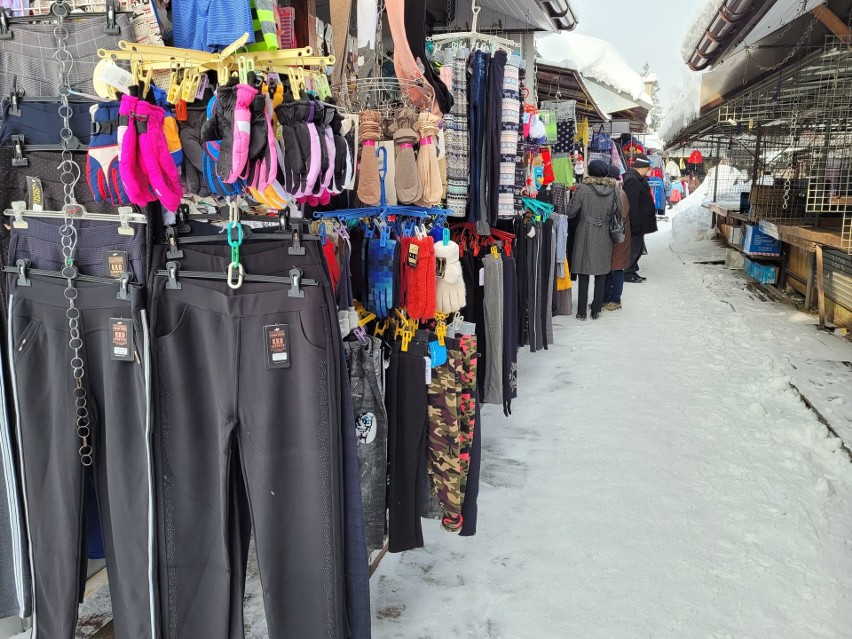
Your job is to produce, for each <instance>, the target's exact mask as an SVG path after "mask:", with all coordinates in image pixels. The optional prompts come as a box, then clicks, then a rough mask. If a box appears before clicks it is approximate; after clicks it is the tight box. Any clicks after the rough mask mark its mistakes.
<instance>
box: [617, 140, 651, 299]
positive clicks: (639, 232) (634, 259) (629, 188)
mask: <svg viewBox="0 0 852 639" xmlns="http://www.w3.org/2000/svg"><path fill="white" fill-rule="evenodd" d="M650 170H651V160H650V159H648V156H647V155H645V154H644V153H640V154H639V155H637V156H635V157H634V158H633V168H632V169H630V170H629V171H628V172H627V173H625V174H624V193H625V194H626V195H627V200H628V202H629V203H630V232H631V234H632V237H631V238H630V239H631V243H630V265H629V266H628V267H627V268H626V269H624V281H625V282H632V283H634V284H639V283H641V282H644V281H645V278H644V277H642V276H641V275H639V259H640V258H641V257H642V252H643V250H644V248H645V236H646V235H648V234H650V233H656V232H657V207H656V206H655V204H654V197H653V196H652V195H651V185H650V184H648V177H647V176H648V173H649V172H650Z"/></svg>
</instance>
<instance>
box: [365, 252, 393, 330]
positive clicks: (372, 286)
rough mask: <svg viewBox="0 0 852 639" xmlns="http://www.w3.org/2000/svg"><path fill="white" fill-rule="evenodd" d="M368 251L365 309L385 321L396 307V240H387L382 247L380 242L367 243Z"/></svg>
mask: <svg viewBox="0 0 852 639" xmlns="http://www.w3.org/2000/svg"><path fill="white" fill-rule="evenodd" d="M365 249H366V250H367V255H368V257H367V263H368V269H367V287H368V293H367V302H366V303H365V308H367V310H370V311H372V312H373V313H375V314H376V316H378V317H379V319H385V318H386V317H389V316H390V312H391V309H393V306H394V296H393V293H394V287H393V278H394V272H395V269H396V262H395V258H396V255H395V253H396V240H386V242H385V246H382V243H381V241H380V240H377V239H372V240H369V241H368V242H365Z"/></svg>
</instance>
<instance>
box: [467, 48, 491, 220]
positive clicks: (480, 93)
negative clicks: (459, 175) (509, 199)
mask: <svg viewBox="0 0 852 639" xmlns="http://www.w3.org/2000/svg"><path fill="white" fill-rule="evenodd" d="M490 62H491V59H490V58H489V57H488V56H487V55H485V53H484V52H483V51H474V52H473V53H472V54H471V64H470V74H471V75H470V217H469V220H470V221H471V222H477V221H479V220H483V219H488V213H487V204H486V199H485V181H486V172H485V171H486V168H485V132H486V130H487V129H486V127H487V122H486V115H487V113H488V103H487V101H486V93H487V89H488V67H489V63H490Z"/></svg>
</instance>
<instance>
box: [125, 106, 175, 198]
mask: <svg viewBox="0 0 852 639" xmlns="http://www.w3.org/2000/svg"><path fill="white" fill-rule="evenodd" d="M136 113H137V116H138V117H139V118H145V120H143V121H142V123H143V124H145V127H144V131H142V132H141V133H140V134H139V152H140V155H141V157H142V161H143V163H144V165H145V172H146V173H147V175H148V180H149V181H150V183H151V188H152V189H153V190H154V193H155V194H156V196H157V198H158V199H159V200H160V202H161V203H162V205H163V206H164V207H165V208H166V210H168V211H177V208H178V206H180V200H181V198H182V197H183V190H182V189H181V187H180V179H179V178H178V173H177V167H176V166H175V163H174V160H172V156H171V154H170V153H169V148H168V144H167V143H166V136H165V133H164V132H163V121H164V119H165V112H164V111H163V109H162V108H160V107H158V106H154V105H152V104H148V103H147V102H143V101H140V102H139V103H138V104H137V105H136Z"/></svg>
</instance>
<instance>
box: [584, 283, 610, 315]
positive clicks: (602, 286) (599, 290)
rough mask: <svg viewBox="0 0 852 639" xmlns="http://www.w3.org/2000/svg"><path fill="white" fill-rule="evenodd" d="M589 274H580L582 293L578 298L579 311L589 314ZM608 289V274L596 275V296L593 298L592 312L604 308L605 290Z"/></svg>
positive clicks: (598, 311)
mask: <svg viewBox="0 0 852 639" xmlns="http://www.w3.org/2000/svg"><path fill="white" fill-rule="evenodd" d="M589 277H590V276H589V275H578V279H579V284H580V293H579V295H578V298H577V313H578V314H580V315H583V316H586V315H588V309H589ZM605 291H606V275H595V290H594V293H593V294H594V298H593V299H592V313H600V312H601V309H602V308H603V298H604V292H605Z"/></svg>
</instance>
